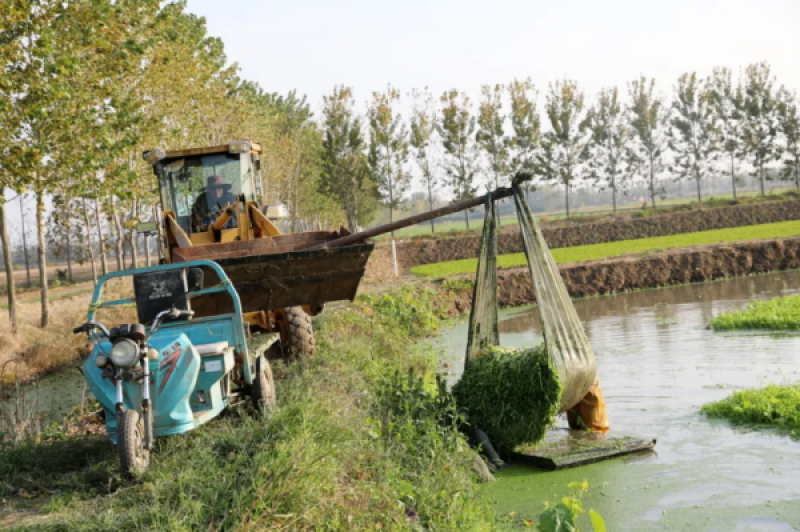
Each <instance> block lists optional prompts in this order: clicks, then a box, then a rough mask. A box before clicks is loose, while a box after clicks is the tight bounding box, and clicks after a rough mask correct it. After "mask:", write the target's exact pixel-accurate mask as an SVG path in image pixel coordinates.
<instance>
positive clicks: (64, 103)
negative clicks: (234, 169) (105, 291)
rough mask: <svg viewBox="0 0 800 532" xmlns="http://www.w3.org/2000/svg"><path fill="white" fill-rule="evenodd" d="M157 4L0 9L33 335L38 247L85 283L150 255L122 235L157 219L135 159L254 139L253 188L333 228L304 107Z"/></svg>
mask: <svg viewBox="0 0 800 532" xmlns="http://www.w3.org/2000/svg"><path fill="white" fill-rule="evenodd" d="M159 4H160V3H159V2H154V1H152V0H7V1H4V2H0V20H2V21H3V23H2V25H0V65H2V75H0V150H2V152H1V153H2V155H0V183H2V185H3V187H4V189H6V190H8V189H10V190H11V191H13V194H11V196H12V197H14V196H16V195H17V194H21V193H26V194H29V195H33V197H35V201H36V220H35V225H36V235H37V236H36V242H35V244H34V245H33V246H32V247H33V248H34V249H36V250H38V253H37V255H38V265H39V283H40V285H41V291H42V294H41V305H42V306H41V325H42V326H43V327H45V326H47V323H48V318H49V313H48V307H49V303H48V290H47V254H48V248H49V250H50V251H51V252H57V253H59V254H60V255H61V256H64V257H66V259H67V261H68V268H69V269H70V270H71V269H72V262H73V261H75V260H77V261H89V262H90V263H91V265H92V269H93V274H94V277H95V279H96V278H97V276H98V275H99V274H101V273H106V272H107V271H109V270H111V269H115V268H117V269H122V268H125V267H128V266H133V267H136V266H139V265H141V263H142V262H143V261H144V262H145V264H149V263H150V260H151V254H150V252H149V250H151V249H152V248H153V247H154V246H153V243H148V242H145V243H144V244H145V245H142V244H143V242H141V239H142V237H140V236H139V235H137V233H136V232H135V224H136V222H137V221H138V220H140V219H149V218H151V217H153V216H155V215H157V213H156V210H157V189H156V187H155V183H154V178H153V175H152V171H151V170H150V168H149V167H148V166H147V165H146V164H145V163H144V161H142V159H141V153H142V152H143V151H145V150H147V149H151V148H153V147H157V146H158V147H163V148H166V149H176V148H178V147H188V146H203V145H215V144H223V143H227V142H228V141H229V140H231V139H243V138H251V139H255V140H259V141H261V142H262V144H263V145H264V146H265V155H264V157H263V158H262V164H263V167H262V168H263V171H262V174H263V189H264V190H265V191H266V194H267V196H268V198H269V199H270V200H271V201H274V200H276V199H278V198H280V199H281V200H283V201H285V202H286V203H287V204H288V205H290V206H291V208H292V209H293V212H294V214H295V217H294V221H293V224H294V225H295V226H296V224H297V223H299V221H300V220H304V221H305V222H306V223H309V224H316V225H319V226H327V225H331V224H333V223H339V222H340V221H343V220H344V218H343V216H342V215H341V209H340V208H339V207H338V205H337V204H336V202H335V201H334V200H333V199H330V198H329V196H328V195H327V194H326V193H325V192H324V191H323V190H322V184H321V182H320V179H319V172H318V171H317V169H318V167H319V164H317V162H316V161H317V160H318V159H319V154H320V153H321V150H322V129H321V128H319V127H318V126H317V125H316V124H315V123H314V122H313V121H312V113H311V110H310V107H309V105H308V103H307V102H306V101H305V98H301V97H298V96H297V95H296V94H295V93H294V92H292V93H289V94H288V95H277V94H272V93H267V92H265V91H263V90H262V89H261V88H260V87H259V86H258V85H256V84H255V83H252V82H248V81H246V80H243V79H241V78H240V77H239V75H238V67H237V66H236V65H235V64H229V63H228V60H227V58H226V56H225V54H224V49H223V45H222V42H221V41H220V40H219V39H216V38H213V37H209V36H208V35H207V32H206V25H205V20H204V19H202V18H200V17H197V16H195V15H192V14H190V13H187V12H186V10H185V7H186V6H185V2H175V3H169V4H166V5H164V6H163V7H162V6H160V5H159ZM309 161H311V162H309ZM9 199H11V198H9ZM47 204H51V205H52V207H51V208H46V205H47ZM7 212H8V210H7V209H6V204H5V200H4V201H3V202H0V237H2V242H3V256H4V262H5V264H4V265H5V270H6V274H7V276H6V278H7V292H8V299H9V314H10V319H11V323H12V328H13V329H14V330H17V328H18V322H17V312H16V307H17V302H16V293H15V284H14V276H13V269H14V265H13V263H12V253H11V252H10V248H11V245H10V242H9V227H16V226H17V224H18V220H16V219H9V218H8V216H7ZM112 262H114V263H116V264H112Z"/></svg>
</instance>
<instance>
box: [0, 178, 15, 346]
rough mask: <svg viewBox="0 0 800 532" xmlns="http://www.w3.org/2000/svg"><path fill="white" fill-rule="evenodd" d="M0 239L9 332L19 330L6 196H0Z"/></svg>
mask: <svg viewBox="0 0 800 532" xmlns="http://www.w3.org/2000/svg"><path fill="white" fill-rule="evenodd" d="M0 239H2V241H3V266H4V267H5V270H6V295H7V296H8V318H9V320H11V332H13V333H17V332H19V322H18V321H17V287H16V282H15V280H14V262H13V260H12V257H11V244H10V243H9V241H8V224H7V223H6V198H5V194H3V197H2V198H0Z"/></svg>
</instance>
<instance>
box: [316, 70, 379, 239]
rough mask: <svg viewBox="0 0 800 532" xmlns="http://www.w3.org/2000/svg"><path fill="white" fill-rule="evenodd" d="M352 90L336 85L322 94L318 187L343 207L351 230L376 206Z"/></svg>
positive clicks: (364, 221)
mask: <svg viewBox="0 0 800 532" xmlns="http://www.w3.org/2000/svg"><path fill="white" fill-rule="evenodd" d="M354 105H355V104H354V101H353V91H352V89H350V87H345V86H344V85H341V86H336V87H334V89H333V92H332V93H331V94H330V95H329V96H324V97H323V110H322V117H323V123H322V125H323V129H324V131H325V133H324V135H323V140H322V179H321V180H320V186H321V191H322V192H323V193H326V194H331V195H332V196H333V197H335V198H336V199H337V201H338V203H339V204H340V205H341V206H342V207H343V209H344V211H345V215H346V216H347V225H348V227H349V229H350V231H351V232H355V231H356V230H357V227H358V225H359V222H363V223H366V222H367V221H369V219H370V218H371V217H372V214H373V213H374V210H375V207H376V206H377V202H376V199H377V190H376V187H375V184H374V182H373V181H372V180H371V179H370V176H369V168H368V165H367V160H366V156H365V154H364V137H363V135H362V133H361V119H360V118H359V117H358V116H357V115H356V114H355V110H354Z"/></svg>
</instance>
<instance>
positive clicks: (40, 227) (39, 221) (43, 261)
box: [36, 192, 50, 328]
mask: <svg viewBox="0 0 800 532" xmlns="http://www.w3.org/2000/svg"><path fill="white" fill-rule="evenodd" d="M36 233H37V238H38V240H39V282H40V283H41V285H42V290H41V298H42V323H41V327H42V328H45V327H47V324H48V323H49V322H50V300H49V295H48V287H47V248H46V247H45V243H44V193H42V192H37V193H36Z"/></svg>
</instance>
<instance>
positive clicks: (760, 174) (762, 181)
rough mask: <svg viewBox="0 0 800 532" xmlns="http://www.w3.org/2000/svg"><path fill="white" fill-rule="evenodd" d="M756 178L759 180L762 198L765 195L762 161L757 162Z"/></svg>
mask: <svg viewBox="0 0 800 532" xmlns="http://www.w3.org/2000/svg"><path fill="white" fill-rule="evenodd" d="M758 180H759V181H760V182H761V197H762V198H763V197H764V196H766V194H765V193H764V163H763V161H759V162H758Z"/></svg>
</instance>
